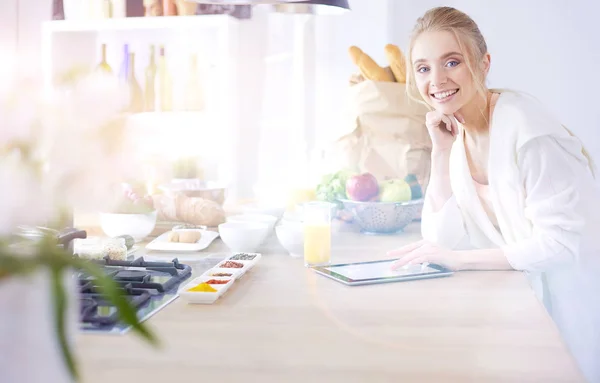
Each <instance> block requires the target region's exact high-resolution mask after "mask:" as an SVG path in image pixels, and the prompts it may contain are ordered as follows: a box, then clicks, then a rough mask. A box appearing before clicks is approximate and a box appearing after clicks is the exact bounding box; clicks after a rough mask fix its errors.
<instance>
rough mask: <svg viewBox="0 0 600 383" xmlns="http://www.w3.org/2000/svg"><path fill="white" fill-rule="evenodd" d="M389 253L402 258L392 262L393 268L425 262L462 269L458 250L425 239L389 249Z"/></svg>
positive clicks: (391, 255) (452, 268)
mask: <svg viewBox="0 0 600 383" xmlns="http://www.w3.org/2000/svg"><path fill="white" fill-rule="evenodd" d="M387 255H388V256H390V257H392V258H400V259H398V260H397V261H395V262H393V263H392V266H391V268H392V270H396V269H399V268H401V267H403V266H406V265H415V264H419V263H424V262H427V263H435V264H437V265H440V266H444V267H446V268H447V269H450V270H454V271H457V270H460V269H461V260H460V257H459V255H458V253H457V252H454V251H452V250H447V249H444V248H442V247H440V246H438V245H435V244H433V243H430V242H427V241H425V240H422V241H419V242H415V243H411V244H410V245H406V246H403V247H401V248H399V249H396V250H392V251H389V252H388V253H387Z"/></svg>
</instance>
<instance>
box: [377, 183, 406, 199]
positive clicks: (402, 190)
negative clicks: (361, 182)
mask: <svg viewBox="0 0 600 383" xmlns="http://www.w3.org/2000/svg"><path fill="white" fill-rule="evenodd" d="M379 190H380V192H379V200H380V201H381V202H406V201H410V200H411V198H412V191H411V188H410V185H409V183H408V182H406V181H404V180H402V179H391V180H385V181H382V182H381V183H380V184H379Z"/></svg>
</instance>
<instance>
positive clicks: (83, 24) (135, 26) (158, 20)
mask: <svg viewBox="0 0 600 383" xmlns="http://www.w3.org/2000/svg"><path fill="white" fill-rule="evenodd" d="M229 21H237V19H235V18H233V17H231V16H229V15H198V16H157V17H123V18H115V19H100V20H53V21H46V22H45V23H44V24H43V28H44V30H45V31H46V32H96V31H116V30H144V29H181V28H188V29H191V28H193V29H198V28H200V29H203V28H218V27H222V26H223V25H225V24H227V23H228V22H229Z"/></svg>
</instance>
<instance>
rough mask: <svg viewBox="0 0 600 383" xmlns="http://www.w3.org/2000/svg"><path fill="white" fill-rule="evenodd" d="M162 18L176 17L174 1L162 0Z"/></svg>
mask: <svg viewBox="0 0 600 383" xmlns="http://www.w3.org/2000/svg"><path fill="white" fill-rule="evenodd" d="M162 9H163V16H177V5H176V4H175V0H163V3H162Z"/></svg>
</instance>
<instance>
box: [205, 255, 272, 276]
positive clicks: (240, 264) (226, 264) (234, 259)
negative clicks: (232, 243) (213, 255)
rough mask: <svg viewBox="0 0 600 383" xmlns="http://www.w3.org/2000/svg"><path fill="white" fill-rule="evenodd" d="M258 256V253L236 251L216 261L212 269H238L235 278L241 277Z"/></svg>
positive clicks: (258, 258)
mask: <svg viewBox="0 0 600 383" xmlns="http://www.w3.org/2000/svg"><path fill="white" fill-rule="evenodd" d="M260 258H261V255H260V254H258V253H236V254H233V255H232V256H230V257H227V258H225V259H224V260H222V261H221V262H219V263H217V265H216V266H215V267H213V269H219V270H222V269H226V270H237V271H239V274H238V275H237V278H241V277H242V276H243V275H244V274H246V273H247V272H248V271H249V270H250V269H252V268H253V267H254V265H256V263H257V262H258V261H259V260H260ZM209 271H210V270H209Z"/></svg>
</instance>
